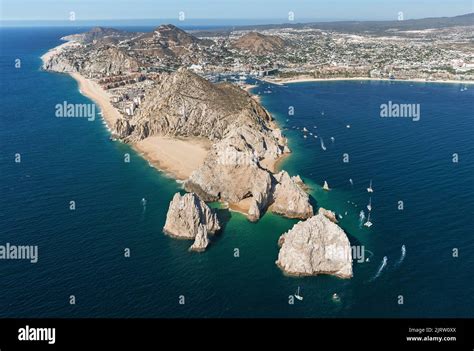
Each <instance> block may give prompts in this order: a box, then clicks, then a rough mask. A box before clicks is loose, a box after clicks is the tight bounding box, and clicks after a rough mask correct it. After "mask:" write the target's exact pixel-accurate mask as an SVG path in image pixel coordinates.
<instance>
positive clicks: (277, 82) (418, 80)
mask: <svg viewBox="0 0 474 351" xmlns="http://www.w3.org/2000/svg"><path fill="white" fill-rule="evenodd" d="M261 80H262V81H264V82H266V83H271V84H275V85H284V84H294V83H309V82H331V81H350V80H354V81H385V82H413V83H445V84H468V85H471V84H474V81H472V80H466V81H462V80H426V79H421V78H414V79H389V78H371V77H347V78H343V77H335V78H311V77H307V76H300V77H295V78H276V79H271V78H270V79H269V78H263V79H261Z"/></svg>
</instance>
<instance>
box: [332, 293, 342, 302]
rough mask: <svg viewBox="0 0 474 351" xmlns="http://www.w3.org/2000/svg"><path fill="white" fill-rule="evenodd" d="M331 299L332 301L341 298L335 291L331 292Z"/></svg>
mask: <svg viewBox="0 0 474 351" xmlns="http://www.w3.org/2000/svg"><path fill="white" fill-rule="evenodd" d="M332 299H333V300H334V301H341V298H340V297H339V295H338V294H336V293H334V294H332Z"/></svg>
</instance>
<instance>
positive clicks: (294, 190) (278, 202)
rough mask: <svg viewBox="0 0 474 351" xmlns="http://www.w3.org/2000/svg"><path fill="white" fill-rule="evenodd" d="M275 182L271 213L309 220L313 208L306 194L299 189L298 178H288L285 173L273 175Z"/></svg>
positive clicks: (300, 181) (300, 182)
mask: <svg viewBox="0 0 474 351" xmlns="http://www.w3.org/2000/svg"><path fill="white" fill-rule="evenodd" d="M274 177H275V180H276V185H275V190H274V192H273V203H272V206H271V211H272V212H274V213H277V214H281V215H283V216H285V217H289V218H303V219H304V218H309V217H311V216H312V215H313V207H312V206H311V205H310V203H309V196H308V194H307V193H306V192H305V191H304V190H303V189H302V188H301V186H300V184H302V180H301V178H300V177H290V175H289V174H288V173H287V172H286V171H281V172H280V173H278V174H275V175H274Z"/></svg>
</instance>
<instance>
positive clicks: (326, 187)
mask: <svg viewBox="0 0 474 351" xmlns="http://www.w3.org/2000/svg"><path fill="white" fill-rule="evenodd" d="M323 190H326V191H329V190H331V189H330V188H329V185H328V182H327V181H324V185H323Z"/></svg>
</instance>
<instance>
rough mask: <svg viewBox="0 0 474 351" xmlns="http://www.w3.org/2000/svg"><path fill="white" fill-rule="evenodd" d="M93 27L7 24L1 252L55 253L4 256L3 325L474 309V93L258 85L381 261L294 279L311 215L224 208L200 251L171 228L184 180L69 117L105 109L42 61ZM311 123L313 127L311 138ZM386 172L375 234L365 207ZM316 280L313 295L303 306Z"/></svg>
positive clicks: (1, 61)
mask: <svg viewBox="0 0 474 351" xmlns="http://www.w3.org/2000/svg"><path fill="white" fill-rule="evenodd" d="M85 29H86V28H73V27H67V28H66V27H64V28H62V27H55V28H2V29H0V41H1V43H0V44H1V45H0V50H1V52H0V70H1V83H0V84H1V86H0V96H1V101H2V112H1V118H0V145H1V152H0V188H1V196H0V228H1V229H0V245H5V244H6V243H10V244H12V245H37V246H38V252H39V258H38V262H37V263H30V262H29V261H26V260H0V284H1V286H2V289H0V317H473V316H474V304H473V303H472V296H473V294H474V279H473V274H472V267H473V266H474V238H473V236H472V223H471V222H472V218H473V215H474V186H473V184H474V145H473V138H472V135H473V134H474V114H473V111H474V109H473V107H474V99H473V98H474V87H472V86H468V90H464V89H463V91H461V89H462V88H463V87H464V85H462V84H434V83H411V82H395V81H384V82H379V81H328V82H311V83H297V84H288V85H286V86H278V85H273V84H267V83H262V84H260V85H259V86H258V87H257V88H255V89H254V90H253V92H254V93H255V94H259V95H260V96H261V98H262V103H263V105H264V106H265V107H266V108H267V109H268V110H269V111H270V112H271V113H272V114H273V116H274V117H275V118H276V119H277V121H278V122H279V124H280V126H281V127H282V128H283V129H284V132H285V134H286V135H287V136H288V137H289V144H290V148H291V149H292V151H293V153H292V154H291V156H289V157H288V158H286V159H285V160H284V162H283V163H282V167H283V168H284V169H285V170H287V171H289V172H290V174H292V175H295V174H300V175H301V177H302V178H303V179H304V180H305V181H306V183H307V184H308V185H309V186H310V187H311V195H312V201H313V202H314V203H315V204H317V205H318V206H322V207H325V208H328V209H331V210H335V211H336V212H337V213H340V214H342V215H343V218H342V219H341V220H340V225H341V226H342V228H343V229H344V230H345V231H346V232H347V233H348V236H349V239H350V241H351V244H352V245H354V246H357V247H360V248H363V253H364V259H363V260H361V261H362V262H354V277H353V278H352V279H350V280H341V279H338V278H335V277H330V276H318V277H306V278H290V277H286V276H284V275H283V274H282V272H281V271H280V270H279V269H278V267H277V266H276V265H275V261H276V259H277V256H278V245H277V241H278V238H279V236H280V235H281V234H282V233H284V232H285V231H287V230H289V229H290V228H291V227H292V226H293V225H294V224H295V223H296V222H297V221H296V220H289V219H285V218H282V217H279V216H276V215H272V214H270V213H267V214H265V216H264V217H263V218H262V219H261V220H260V221H259V222H258V223H250V222H248V221H247V220H246V218H245V217H244V216H242V215H241V214H238V213H234V212H230V213H229V212H227V211H224V210H219V216H220V217H221V219H222V220H223V221H224V222H225V226H224V230H223V231H222V233H220V235H219V236H218V237H217V238H216V239H215V240H214V241H213V242H212V246H210V247H209V248H208V250H207V251H206V252H205V253H202V254H196V253H190V252H188V250H187V249H188V247H189V246H190V244H191V243H190V242H188V241H179V240H174V239H171V238H169V237H167V236H165V235H164V234H163V233H162V227H163V225H164V222H165V216H166V211H167V208H168V204H169V202H170V200H171V198H172V196H173V194H174V193H175V192H178V191H182V189H181V187H180V184H178V183H177V182H175V181H174V180H173V179H171V178H169V177H167V176H166V175H165V174H163V173H160V172H159V171H157V170H156V169H154V168H153V167H151V166H150V165H149V164H148V163H147V162H146V161H145V160H144V159H142V158H141V157H140V156H139V155H138V154H136V153H135V152H134V151H133V150H132V149H131V148H130V147H129V146H127V145H124V144H122V143H120V142H115V141H111V140H110V139H109V133H108V131H107V129H106V127H105V125H104V124H103V122H102V121H101V120H100V119H96V120H95V121H88V120H87V119H86V118H77V119H73V118H56V117H55V115H54V112H55V109H54V106H55V105H56V104H58V103H63V102H64V101H65V100H66V101H68V102H70V103H86V102H90V101H89V100H88V99H87V98H86V97H84V96H82V95H81V94H80V92H79V90H78V86H77V83H76V82H75V81H74V80H73V79H72V78H71V77H69V76H67V75H63V74H55V73H48V72H43V71H41V70H40V65H41V60H40V56H41V55H42V54H43V53H45V52H46V51H47V50H48V49H50V48H52V47H54V46H56V45H58V44H60V43H61V42H60V40H59V38H60V37H61V36H64V35H67V34H71V33H75V32H80V31H82V30H85ZM16 59H20V60H21V68H15V60H16ZM389 101H392V102H393V103H415V104H419V106H420V111H421V113H420V120H419V121H417V122H414V121H412V120H411V119H408V118H381V117H380V105H381V104H386V103H388V102H389ZM290 107H292V109H290ZM290 110H294V114H292V115H291V114H290V115H289V113H288V112H289V111H290ZM348 125H350V128H348V127H347V126H348ZM304 127H305V128H306V129H307V130H308V131H309V132H311V133H313V135H309V132H308V133H307V138H304V137H303V135H304V133H303V132H302V128H304ZM297 128H298V129H297ZM315 135H317V137H318V138H315ZM331 137H333V138H334V139H333V141H332V139H331ZM321 138H322V139H323V140H324V146H325V148H326V150H325V151H324V150H323V148H322V147H321ZM127 153H129V154H130V155H131V162H130V163H125V162H124V161H123V160H124V154H127ZM455 153H456V154H457V155H458V158H459V162H457V163H455V162H453V154H455ZM18 155H19V156H20V157H21V162H19V163H18V162H15V157H17V158H18ZM344 157H346V159H347V157H348V158H349V162H347V163H345V162H343V158H344ZM349 179H352V181H353V185H351V183H350V182H349ZM325 180H326V181H327V182H328V183H329V186H330V187H331V188H332V190H331V191H329V192H325V191H323V190H322V189H321V185H322V184H323V182H324V181H325ZM370 180H372V184H373V188H374V193H372V206H373V210H372V215H371V220H372V222H373V226H372V227H371V228H366V227H364V226H361V223H360V220H359V214H360V211H361V210H364V211H365V212H367V209H366V205H367V203H368V201H369V194H368V193H367V191H366V188H367V187H368V185H369V181H370ZM142 198H146V199H147V205H146V208H144V207H143V206H142V203H141V199H142ZM70 201H75V203H76V209H75V210H74V211H71V210H70V209H69V206H70ZM399 201H403V210H400V209H399ZM346 211H347V215H346V214H345V213H346ZM402 245H405V248H406V255H405V257H404V258H403V259H402V257H401V247H402ZM127 249H129V250H130V257H125V255H124V251H125V250H127ZM236 253H238V254H236ZM454 253H457V255H456V254H454ZM453 254H454V256H457V257H453ZM384 257H386V258H387V261H386V265H385V266H384V267H383V268H382V269H380V268H381V264H382V261H383V258H384ZM298 286H299V287H300V288H301V294H302V295H303V296H304V300H303V301H301V302H300V301H297V302H296V303H295V304H289V303H288V302H289V295H292V294H294V293H295V291H296V289H297V288H298ZM334 293H337V294H338V296H339V300H334V299H332V295H333V294H334ZM72 295H73V296H74V298H75V304H74V305H71V304H70V301H71V300H70V299H71V296H72ZM402 300H403V301H402ZM183 301H184V304H180V302H183ZM400 302H403V303H402V304H400Z"/></svg>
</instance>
